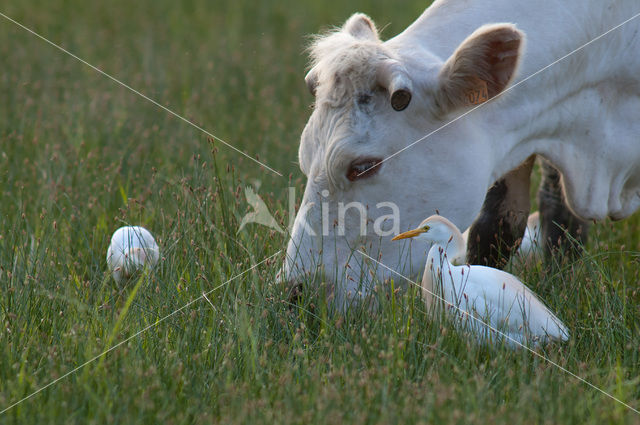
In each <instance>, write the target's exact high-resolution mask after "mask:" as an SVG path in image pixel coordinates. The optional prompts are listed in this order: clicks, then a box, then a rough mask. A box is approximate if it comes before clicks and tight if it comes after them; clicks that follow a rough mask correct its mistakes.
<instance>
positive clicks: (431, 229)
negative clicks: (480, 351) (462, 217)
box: [393, 216, 569, 345]
mask: <svg viewBox="0 0 640 425" xmlns="http://www.w3.org/2000/svg"><path fill="white" fill-rule="evenodd" d="M405 238H415V239H422V240H425V241H428V242H431V243H432V244H433V245H432V247H431V249H430V250H429V254H428V256H427V264H426V266H425V271H424V275H423V278H422V292H423V296H424V298H425V301H426V303H427V305H428V306H437V305H439V304H440V303H438V302H437V301H438V300H442V299H444V301H445V303H446V304H447V306H446V310H447V311H448V312H450V313H452V314H454V315H455V316H457V317H460V318H461V319H464V320H465V322H466V323H467V324H468V325H469V327H470V329H471V330H473V331H474V332H476V333H477V334H478V336H479V337H480V338H481V339H485V338H486V337H489V336H493V337H494V338H497V339H500V335H497V334H496V333H495V331H494V330H499V331H500V332H501V333H502V334H504V335H506V336H508V339H507V342H508V343H513V342H514V341H515V342H517V343H520V344H523V345H524V344H527V343H532V344H534V345H535V344H537V343H540V342H547V341H549V340H560V341H566V340H567V339H568V338H569V332H568V330H567V328H566V326H565V325H564V324H563V323H562V322H561V321H560V319H558V318H557V317H556V316H555V315H554V314H553V313H552V312H551V311H550V310H549V309H548V308H547V307H546V306H545V305H544V304H543V303H542V301H541V300H540V299H539V298H538V297H537V296H536V295H535V294H534V293H533V292H532V291H531V290H529V288H527V287H526V286H525V285H524V284H523V283H522V282H520V280H518V278H516V277H515V276H513V275H511V274H509V273H506V272H504V271H502V270H497V269H494V268H491V267H485V266H475V265H473V266H470V265H464V266H455V265H453V264H452V263H451V262H450V261H449V258H458V257H460V256H461V255H463V254H464V249H465V244H464V240H463V238H462V234H461V233H460V230H458V228H457V227H456V226H455V225H454V224H453V223H451V222H450V221H449V220H447V219H446V218H444V217H440V216H431V217H429V218H427V219H426V220H424V221H423V222H422V223H421V224H420V226H419V227H418V228H416V229H414V230H410V231H408V232H404V233H401V234H399V235H397V236H396V237H394V238H393V240H398V239H405ZM439 297H442V298H439ZM456 307H457V308H456ZM463 312H466V313H468V314H465V313H463ZM468 316H473V317H475V318H476V319H478V320H474V319H469V317H468ZM466 319H469V320H466ZM486 324H488V325H490V326H491V327H492V328H493V329H490V328H489V327H488V326H486Z"/></svg>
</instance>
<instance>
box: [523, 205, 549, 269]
mask: <svg viewBox="0 0 640 425" xmlns="http://www.w3.org/2000/svg"><path fill="white" fill-rule="evenodd" d="M518 252H519V253H520V256H521V257H522V259H523V260H524V262H525V263H529V262H531V261H535V259H537V258H541V256H542V254H543V252H542V231H541V228H540V213H539V212H538V211H536V212H534V213H533V214H531V215H530V216H529V218H528V219H527V228H526V229H525V231H524V236H523V237H522V242H521V243H520V248H518Z"/></svg>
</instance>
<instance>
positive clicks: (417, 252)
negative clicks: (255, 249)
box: [284, 0, 640, 294]
mask: <svg viewBox="0 0 640 425" xmlns="http://www.w3.org/2000/svg"><path fill="white" fill-rule="evenodd" d="M639 12H640V5H639V4H638V3H637V2H636V1H634V0H617V1H611V0H610V1H602V0H592V1H586V0H570V1H544V2H531V1H514V0H491V1H481V0H448V1H447V0H445V1H436V2H435V3H434V4H433V5H432V6H431V7H429V8H428V9H427V10H426V11H425V12H424V13H423V15H422V16H421V17H420V18H419V19H418V20H417V21H415V22H414V23H413V24H412V25H411V26H409V27H408V28H407V29H406V30H405V31H404V32H402V33H401V34H399V35H397V36H396V37H394V38H392V39H390V40H388V41H387V42H385V43H382V42H379V41H376V39H377V33H376V31H375V27H374V26H373V24H372V23H371V22H370V21H368V19H367V18H366V17H364V16H362V15H359V16H354V17H352V18H351V19H350V20H349V21H348V22H347V24H345V27H343V29H342V31H341V33H340V34H339V35H336V34H332V35H330V36H327V40H326V41H325V44H326V45H322V42H323V41H322V40H320V41H319V42H318V43H317V45H316V46H317V48H316V51H315V52H314V54H315V57H314V68H313V69H312V72H314V75H313V83H314V91H316V93H317V94H316V97H317V99H316V105H315V110H314V112H313V114H312V116H311V118H310V119H309V122H308V123H307V126H306V127H305V130H304V132H303V135H302V139H301V145H300V164H301V168H302V170H303V172H305V174H306V175H307V177H308V182H307V187H306V189H305V194H304V197H303V200H302V205H301V209H300V212H299V213H298V216H297V217H296V220H295V223H294V227H293V231H292V236H291V240H290V242H289V246H288V250H287V260H286V262H285V267H284V272H285V275H286V277H287V278H290V279H291V278H297V277H299V276H301V275H303V274H306V273H309V272H313V271H314V270H315V268H316V267H317V266H318V265H322V266H324V272H325V273H326V274H327V275H328V277H327V279H328V280H329V281H332V282H335V283H338V284H340V287H339V288H338V289H337V290H338V292H339V293H340V294H346V293H348V292H351V293H354V294H356V293H366V292H367V290H368V289H369V288H370V286H369V283H370V281H371V277H372V276H373V277H377V278H386V277H390V276H392V274H391V273H390V272H389V271H386V270H384V269H382V268H380V267H378V268H377V269H376V270H375V271H374V272H373V273H365V271H364V266H363V264H364V262H363V258H362V257H360V256H358V254H354V250H356V249H364V250H366V251H367V252H368V253H369V254H371V255H373V256H376V257H378V258H379V259H380V261H381V262H382V263H384V264H387V265H388V266H390V267H391V268H393V269H394V270H397V271H398V272H400V273H403V274H409V275H411V276H412V277H413V276H416V275H418V274H419V272H420V270H421V268H422V266H423V265H424V264H423V262H424V258H425V252H426V251H427V249H428V246H414V247H412V249H411V250H408V247H407V246H402V245H395V244H394V243H391V242H390V238H389V237H384V236H381V232H380V230H388V229H386V228H385V225H387V227H388V225H389V223H387V224H385V223H384V222H382V224H380V223H381V222H380V221H378V222H377V219H379V218H380V217H381V216H382V215H383V214H388V212H389V211H383V210H382V208H377V207H376V206H379V205H381V204H382V203H391V204H393V205H396V206H397V208H398V211H399V221H400V222H399V227H400V228H401V230H404V229H407V228H411V227H412V226H415V225H417V224H418V223H419V222H420V221H421V219H422V218H423V217H424V216H426V215H429V214H433V213H436V212H438V213H440V214H442V215H444V216H446V217H448V218H449V219H450V220H451V221H452V222H453V223H454V224H456V226H458V227H459V228H467V227H468V226H470V225H471V223H472V222H473V220H474V219H475V218H476V217H477V216H478V213H479V211H480V210H481V207H482V204H483V200H484V197H485V193H486V192H487V189H488V188H489V187H490V186H491V185H492V184H493V183H494V182H495V181H496V180H498V179H500V178H501V177H502V176H504V175H505V174H507V173H509V172H510V171H511V170H514V169H516V168H517V167H518V166H519V165H520V164H522V163H524V162H525V161H527V159H528V158H531V157H532V156H534V155H539V156H541V157H543V158H545V159H547V160H548V161H549V162H551V163H552V164H553V165H554V166H555V167H556V168H557V169H558V170H559V171H560V173H561V174H562V176H563V178H562V182H561V183H562V188H563V192H564V195H565V197H566V199H567V202H568V205H569V207H570V208H571V209H572V211H573V212H574V213H575V214H576V215H578V216H580V217H582V218H584V219H589V220H591V219H603V218H605V217H607V216H608V217H611V218H614V219H621V218H624V217H627V216H629V215H630V214H632V213H633V212H634V211H636V210H637V209H638V208H639V207H640V143H639V142H638V134H640V131H639V130H640V119H639V118H640V72H639V71H640V54H639V52H640V50H639V49H640V35H639V34H638V31H639V29H640V18H638V19H637V20H633V21H631V22H629V23H627V24H626V25H624V26H622V27H620V28H618V29H616V30H614V31H612V32H611V33H609V34H607V35H605V36H603V37H601V38H600V39H598V40H596V41H594V42H592V43H591V44H589V45H588V46H586V47H584V48H582V49H580V50H578V51H576V52H574V50H575V49H578V48H580V47H581V46H583V45H584V44H585V43H588V42H589V41H590V40H593V39H595V38H596V37H598V36H600V35H601V34H603V33H604V32H605V31H607V30H609V29H611V28H613V27H614V26H616V25H618V24H620V23H622V22H624V21H625V20H626V19H629V18H630V17H632V16H634V15H635V14H636V13H639ZM500 22H505V23H512V24H514V25H515V26H503V27H497V26H496V27H483V28H481V29H479V30H478V28H479V27H481V26H482V25H485V24H494V23H500ZM367 26H369V29H370V32H369V29H367ZM474 31H475V32H474ZM501 31H502V32H501ZM343 33H345V34H343ZM472 34H473V35H472ZM470 35H471V36H470ZM525 35H526V43H525ZM329 37H333V39H330V38H329ZM340 37H343V38H340ZM349 37H352V38H349ZM490 37H494V38H495V37H498V41H497V42H494V41H493V39H490ZM516 38H517V40H516ZM362 40H364V41H362ZM516 42H517V43H516ZM332 43H333V44H332ZM496 43H498V44H500V43H502V44H500V45H501V46H507V47H500V49H504V52H503V51H498V52H493V53H492V54H493V56H492V57H491V60H487V61H485V62H486V63H489V64H491V63H493V62H496V60H497V59H495V58H503V57H506V58H507V59H505V61H506V62H505V63H504V64H502V65H501V64H500V63H499V64H498V65H497V68H495V67H494V68H492V69H490V70H489V71H487V72H485V71H483V70H480V71H478V72H479V74H478V75H480V76H481V77H482V78H481V79H485V80H486V79H490V78H492V76H493V78H494V79H495V81H497V83H495V84H492V83H490V84H489V93H490V96H491V97H492V99H491V100H490V101H489V102H488V103H486V104H484V105H482V106H481V107H480V108H478V109H477V110H474V111H472V112H470V113H469V114H468V115H465V116H464V117H462V118H460V119H457V120H455V119H456V118H457V117H459V116H460V115H462V114H465V113H466V112H468V111H469V110H470V109H471V106H469V105H464V104H460V102H458V97H460V96H458V94H460V93H458V92H457V91H456V90H457V89H458V87H464V84H466V81H468V80H469V78H471V80H475V79H476V78H475V77H474V76H473V75H471V74H473V72H474V69H473V68H471V71H469V72H467V71H468V70H465V69H463V70H462V71H465V72H467V73H466V74H464V72H462V71H460V72H458V71H459V70H458V71H457V70H456V68H455V67H456V66H458V67H464V66H465V63H466V62H465V60H467V59H469V58H470V59H469V60H467V62H469V63H471V65H469V66H471V67H473V63H474V62H477V61H475V60H472V59H474V56H473V55H483V54H485V53H483V52H484V51H480V49H481V48H484V49H485V50H487V49H489V50H490V49H492V48H494V47H492V46H495V45H496ZM514 43H515V44H514ZM518 44H519V45H518ZM525 44H526V45H525ZM341 46H344V51H342V52H341V51H340V49H341V48H342V47H341ZM478 46H480V47H478ZM510 46H511V47H510ZM513 46H515V47H513ZM367 49H372V50H375V52H374V53H371V54H370V52H369V51H367ZM572 52H574V53H572ZM568 54H570V56H568V57H566V58H565V59H563V60H560V61H558V62H557V63H555V64H554V62H555V61H557V60H558V59H560V58H563V57H564V56H565V55H568ZM331 55H333V56H331ZM511 55H517V57H518V61H517V63H516V62H515V60H511V61H509V59H508V57H509V56H511ZM387 56H388V57H389V59H390V60H392V61H393V63H394V64H399V65H400V69H402V70H405V74H403V73H402V72H400V75H401V76H403V75H404V77H405V78H404V80H403V79H402V78H400V80H399V81H401V83H402V81H405V80H407V79H408V81H405V83H406V84H404V85H402V84H401V83H398V84H400V85H401V86H402V87H401V89H402V90H410V92H411V101H410V104H409V105H408V106H406V105H405V107H406V109H404V110H394V109H396V106H395V105H393V108H392V107H391V106H390V105H389V100H388V94H387V93H383V92H381V91H380V90H377V89H376V82H375V81H369V80H371V78H373V77H372V75H379V73H378V74H375V72H373V71H372V70H371V68H372V67H374V68H375V65H372V63H374V62H375V63H378V62H376V61H379V58H380V57H384V58H385V60H386V58H387ZM467 56H468V58H467ZM327 57H328V59H326V58H327ZM324 59H326V60H324ZM480 62H481V61H480ZM551 64H553V65H551ZM549 65H551V66H549ZM487 66H493V65H487ZM547 66H548V68H546V69H544V68H545V67H547ZM542 69H544V70H543V71H542V72H540V73H538V74H536V75H533V74H535V73H536V72H538V71H540V70H542ZM505 70H506V71H505ZM456 72H457V73H456ZM487 73H488V74H489V75H488V76H487V75H486V74H487ZM460 75H464V76H465V77H464V78H462V79H461V78H460V77H459V76H460ZM468 75H471V76H470V77H468V78H467V76H468ZM505 75H506V76H507V77H505ZM531 75H533V76H532V77H531V78H528V77H529V76H531ZM406 77H408V78H406ZM454 78H458V79H457V80H456V81H455V82H451V81H453V80H454ZM505 78H506V79H505ZM524 79H526V81H523V80H524ZM308 81H309V77H308ZM502 83H505V84H504V86H503V85H501V84H502ZM398 84H396V86H397V85H398ZM507 85H508V86H513V85H517V87H513V89H512V90H510V89H506V92H504V90H505V88H506V87H507ZM405 86H406V87H405ZM316 88H317V90H316ZM389 90H391V89H389ZM394 90H395V89H394ZM402 90H399V91H402ZM451 93H454V94H453V95H452V94H451ZM393 94H394V95H395V92H394V93H393ZM393 101H394V100H393V96H392V103H393ZM452 120H455V121H454V122H451V121H452ZM448 123H449V124H448ZM443 126H444V127H443ZM428 134H429V137H427V138H426V139H424V140H421V141H420V142H418V143H415V145H413V143H414V142H415V141H417V140H420V139H422V138H424V136H425V135H428ZM404 148H406V150H404V151H402V150H403V149H404ZM397 152H400V153H398V154H396V153H397ZM392 155H393V157H391V158H390V159H388V160H386V161H383V162H382V163H381V164H380V165H378V166H377V167H376V170H375V173H370V174H371V175H370V176H368V175H365V176H364V177H366V178H362V179H357V180H354V181H350V179H349V178H347V177H349V176H352V175H354V174H353V172H352V171H350V168H349V167H352V168H353V165H350V164H354V163H355V164H358V163H363V164H367V159H371V161H372V162H370V163H377V162H379V160H380V159H385V158H388V157H390V156H392ZM359 161H360V162H359ZM363 161H364V162H363ZM355 169H356V170H360V169H361V168H358V166H356V167H355ZM350 172H351V173H352V174H349V173H350ZM353 202H356V203H360V204H364V205H366V212H367V220H368V221H367V223H366V225H367V229H365V230H366V231H364V232H363V231H362V230H363V229H362V228H360V226H357V225H356V223H357V219H356V218H355V215H354V214H355V213H356V212H357V211H356V209H352V210H351V211H350V212H349V213H347V214H346V215H345V219H344V220H343V221H344V223H342V225H341V226H338V227H332V226H327V225H326V223H335V221H336V217H337V215H338V207H339V204H340V203H342V204H343V205H344V204H349V203H353ZM527 205H528V204H527ZM376 222H377V223H378V228H377V229H376V230H377V231H374V229H373V228H372V227H373V224H374V223H376Z"/></svg>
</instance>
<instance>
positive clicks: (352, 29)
mask: <svg viewBox="0 0 640 425" xmlns="http://www.w3.org/2000/svg"><path fill="white" fill-rule="evenodd" d="M342 30H343V31H345V32H347V33H349V34H351V35H352V36H354V37H355V38H362V39H369V40H378V30H377V29H376V25H375V24H374V23H373V21H372V20H371V18H370V17H368V16H367V15H365V14H364V13H354V14H353V15H351V17H350V18H349V19H348V20H347V22H345V24H344V25H343V26H342Z"/></svg>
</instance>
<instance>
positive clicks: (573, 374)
mask: <svg viewBox="0 0 640 425" xmlns="http://www.w3.org/2000/svg"><path fill="white" fill-rule="evenodd" d="M358 253H359V254H360V255H362V256H363V257H366V258H368V259H369V260H372V261H374V262H376V263H377V264H379V265H381V266H382V267H384V268H385V269H387V270H389V271H390V272H391V273H394V274H396V275H398V276H400V277H401V278H403V279H405V280H406V281H407V282H409V283H411V284H412V285H415V286H417V287H418V288H420V289H422V290H424V291H427V292H428V293H429V294H431V295H432V296H434V297H436V298H437V299H438V300H440V301H442V302H444V303H445V304H447V305H449V306H451V307H453V308H455V309H456V310H458V311H459V312H460V313H462V314H464V315H465V316H467V317H469V318H471V319H473V320H475V321H476V322H478V323H480V324H482V325H484V326H486V327H487V328H489V329H491V330H492V331H493V332H496V333H498V334H500V335H501V336H503V337H505V338H507V339H508V340H510V341H511V342H513V343H515V344H517V345H518V346H520V347H522V348H524V349H525V350H527V351H530V352H531V353H532V354H535V355H536V356H538V357H540V358H541V359H542V360H544V361H546V362H548V363H550V364H552V365H553V366H555V367H557V368H558V369H560V370H561V371H563V372H565V373H567V374H569V375H571V376H573V377H574V378H576V379H577V380H579V381H581V382H583V383H585V384H587V385H588V386H590V387H591V388H593V389H595V390H598V391H600V392H601V393H602V394H604V395H606V396H607V397H609V398H611V399H612V400H615V401H617V402H618V403H620V404H622V405H623V406H625V407H626V408H628V409H630V410H632V411H634V412H635V413H637V414H639V415H640V411H639V410H637V409H635V408H633V407H632V406H630V405H628V404H627V403H625V402H624V401H622V400H620V399H619V398H617V397H615V396H613V395H611V394H609V393H608V392H606V391H605V390H603V389H601V388H599V387H596V386H595V385H593V384H592V383H591V382H589V381H587V380H586V379H584V378H582V377H580V376H578V375H576V374H575V373H573V372H571V371H570V370H569V369H566V368H564V367H562V366H560V365H559V364H558V363H556V362H554V361H553V360H551V359H548V358H547V357H545V356H543V355H542V354H540V353H538V352H537V351H535V350H532V349H531V348H529V347H527V346H526V345H524V344H522V343H521V342H520V341H517V340H515V339H514V338H512V337H510V336H509V335H507V334H505V333H503V332H500V331H499V330H498V329H496V328H494V327H493V326H491V325H490V324H488V323H485V322H484V321H482V320H480V319H478V318H477V317H475V316H473V315H471V314H469V313H468V312H466V311H464V310H462V309H461V308H460V307H458V306H457V305H454V304H452V303H450V302H449V301H447V300H445V299H444V298H443V297H441V296H440V295H437V294H435V293H433V292H431V291H429V290H428V289H425V288H423V287H422V286H421V285H419V284H417V283H416V282H414V281H413V280H411V279H409V278H408V277H406V276H403V275H402V274H400V273H398V272H397V271H395V270H393V269H391V268H390V267H388V266H386V265H385V264H382V263H381V262H380V261H378V260H376V259H375V258H373V257H371V256H369V255H367V254H366V253H364V252H362V251H360V250H358Z"/></svg>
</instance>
